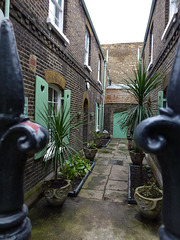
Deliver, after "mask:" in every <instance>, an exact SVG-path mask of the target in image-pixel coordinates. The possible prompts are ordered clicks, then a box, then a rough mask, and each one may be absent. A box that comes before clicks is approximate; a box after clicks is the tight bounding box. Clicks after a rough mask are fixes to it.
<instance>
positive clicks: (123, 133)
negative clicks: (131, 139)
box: [113, 112, 127, 138]
mask: <svg viewBox="0 0 180 240" xmlns="http://www.w3.org/2000/svg"><path fill="white" fill-rule="evenodd" d="M121 117H122V114H121V113H120V112H118V113H114V114H113V138H127V130H121V129H120V123H119V122H118V121H119V120H120V119H121Z"/></svg>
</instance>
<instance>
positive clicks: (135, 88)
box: [119, 61, 162, 135]
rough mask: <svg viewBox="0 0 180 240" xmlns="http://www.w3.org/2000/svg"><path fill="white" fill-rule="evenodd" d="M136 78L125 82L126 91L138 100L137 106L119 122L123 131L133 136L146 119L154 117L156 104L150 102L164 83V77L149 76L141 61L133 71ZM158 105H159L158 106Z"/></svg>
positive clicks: (129, 78) (130, 78)
mask: <svg viewBox="0 0 180 240" xmlns="http://www.w3.org/2000/svg"><path fill="white" fill-rule="evenodd" d="M133 74H134V78H132V77H128V79H125V80H124V84H125V89H126V90H127V89H128V93H129V94H131V95H132V96H133V97H134V99H135V100H136V102H137V104H135V105H133V107H132V108H130V109H128V110H126V111H124V112H123V118H122V119H121V120H120V121H119V123H120V128H121V129H128V131H129V132H130V133H131V135H133V133H134V130H135V128H136V126H137V125H138V124H139V123H140V122H141V121H143V120H144V119H146V118H149V117H151V116H153V111H154V110H155V102H153V101H151V100H150V95H151V93H152V92H153V91H154V90H155V89H157V87H158V86H159V85H160V84H161V83H162V75H161V74H160V73H155V74H153V75H151V76H150V75H149V74H148V73H147V71H146V69H145V66H143V64H142V62H141V61H139V63H138V65H137V68H136V69H133ZM156 105H157V104H156Z"/></svg>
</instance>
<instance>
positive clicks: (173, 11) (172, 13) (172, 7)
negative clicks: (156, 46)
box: [161, 0, 178, 41]
mask: <svg viewBox="0 0 180 240" xmlns="http://www.w3.org/2000/svg"><path fill="white" fill-rule="evenodd" d="M166 4H167V3H166ZM168 8H169V15H168V23H167V25H166V27H165V29H164V32H163V34H162V37H161V41H165V40H166V38H167V36H168V34H169V32H170V30H171V28H172V26H173V24H174V23H175V22H176V15H177V13H178V1H177V0H169V5H168Z"/></svg>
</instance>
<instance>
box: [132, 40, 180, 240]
mask: <svg viewBox="0 0 180 240" xmlns="http://www.w3.org/2000/svg"><path fill="white" fill-rule="evenodd" d="M167 104H168V107H167V108H162V109H160V115H159V116H156V117H152V118H149V119H146V120H144V121H143V122H141V123H140V124H139V125H138V126H137V128H136V131H135V141H136V143H137V144H138V145H139V147H141V149H143V150H144V151H146V152H148V153H153V154H155V155H156V156H157V159H158V161H159V163H160V165H161V169H162V177H163V224H164V225H163V226H161V227H160V229H159V236H160V239H161V240H170V239H171V240H172V239H173V240H176V239H180V227H179V224H180V44H179V46H178V49H177V54H176V56H175V60H174V64H173V67H172V72H171V76H170V81H169V86H168V94H167Z"/></svg>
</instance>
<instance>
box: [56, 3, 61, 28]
mask: <svg viewBox="0 0 180 240" xmlns="http://www.w3.org/2000/svg"><path fill="white" fill-rule="evenodd" d="M59 15H60V14H59V9H58V8H57V7H56V14H55V24H56V25H57V26H58V27H59Z"/></svg>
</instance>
